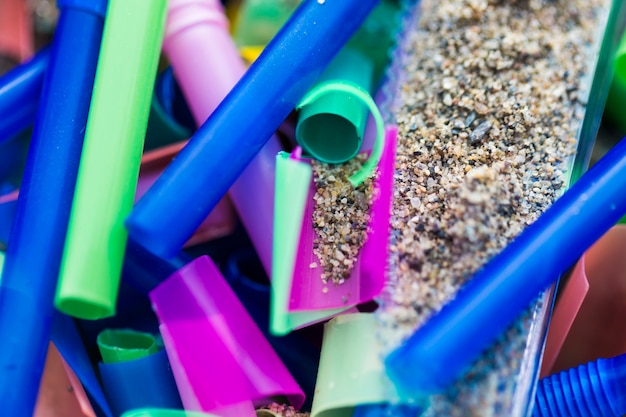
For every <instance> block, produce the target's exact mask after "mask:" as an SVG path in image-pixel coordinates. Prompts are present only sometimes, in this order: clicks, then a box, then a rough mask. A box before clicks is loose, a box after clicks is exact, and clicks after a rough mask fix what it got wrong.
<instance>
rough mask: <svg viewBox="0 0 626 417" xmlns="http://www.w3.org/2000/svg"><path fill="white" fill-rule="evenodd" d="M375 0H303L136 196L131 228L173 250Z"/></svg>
mask: <svg viewBox="0 0 626 417" xmlns="http://www.w3.org/2000/svg"><path fill="white" fill-rule="evenodd" d="M377 3H378V0H341V1H328V0H327V1H319V0H306V1H304V2H303V4H302V5H301V6H300V7H299V8H298V10H296V12H295V13H294V14H293V15H292V17H291V18H290V19H289V21H288V22H287V23H286V24H285V26H283V28H282V29H281V31H280V32H279V33H278V34H277V35H276V37H275V38H274V39H273V40H272V42H271V43H270V44H269V45H268V46H267V47H266V49H265V50H264V52H263V53H262V54H261V56H260V57H259V59H258V60H257V61H255V63H254V64H253V65H252V66H251V67H250V68H249V69H248V71H247V72H246V74H245V75H244V76H243V77H242V78H241V80H240V81H239V82H238V83H237V85H236V86H235V87H234V88H233V90H232V91H231V92H230V94H229V95H228V96H227V97H226V98H225V99H224V101H222V103H221V104H220V106H219V107H218V108H217V109H216V110H215V111H214V112H213V113H212V114H211V116H210V117H209V118H208V119H207V121H206V122H205V123H204V124H203V125H202V127H200V129H199V130H198V131H197V132H196V134H195V135H194V136H193V137H192V139H191V140H190V142H189V144H188V145H187V146H186V147H185V148H184V149H183V150H182V151H181V152H180V154H179V155H178V156H177V157H176V159H174V161H172V163H171V164H170V165H169V166H168V168H167V169H166V170H165V172H164V173H163V174H162V175H161V177H160V178H159V179H158V180H157V182H156V183H155V184H154V185H153V186H152V188H151V189H150V190H148V192H147V193H146V194H145V195H144V197H143V198H142V199H141V200H140V201H139V203H137V205H136V206H135V208H134V210H133V211H132V212H131V214H130V216H129V217H128V219H127V221H126V226H127V228H128V230H129V233H130V235H131V236H133V237H134V238H135V239H136V240H137V242H139V243H140V244H142V245H144V246H145V247H146V248H148V249H149V250H150V251H152V252H153V253H155V254H158V255H160V256H165V257H168V256H173V255H175V254H176V253H177V251H178V250H179V249H180V248H181V247H182V246H183V244H184V243H185V242H186V241H187V239H188V238H189V236H191V235H192V234H193V232H194V230H195V229H196V228H197V227H198V226H199V225H200V223H201V222H202V220H203V219H204V218H205V217H206V215H207V214H208V213H209V212H210V211H211V210H212V209H213V207H215V205H216V204H217V202H218V201H219V200H220V198H221V197H222V196H223V195H224V194H225V193H226V192H227V191H228V189H229V188H230V186H231V185H232V184H233V183H234V182H235V180H236V179H237V177H238V176H239V175H240V174H241V172H242V171H243V170H244V169H245V167H246V166H247V165H248V164H249V163H250V161H251V160H252V158H253V157H254V156H255V155H256V154H257V153H258V151H259V150H260V149H261V147H262V146H263V145H264V144H265V143H266V142H267V140H269V138H270V136H271V135H272V133H274V131H275V130H276V129H277V128H278V126H279V125H280V124H281V123H282V122H283V120H284V119H285V118H286V117H287V116H288V115H289V113H290V112H291V111H292V110H293V109H294V107H295V106H296V104H297V103H298V101H299V100H300V99H301V98H302V97H303V96H304V94H305V93H306V92H307V91H308V89H309V88H310V87H311V86H312V85H313V84H314V83H315V81H316V79H317V78H318V76H319V75H320V73H321V72H322V70H323V69H324V67H325V66H326V65H327V64H328V63H329V62H330V61H331V59H332V58H333V57H334V56H335V54H336V53H337V52H338V51H339V49H340V48H341V46H342V45H343V44H345V43H346V42H347V40H348V39H349V38H350V36H351V35H352V34H353V33H354V32H355V31H356V29H357V28H358V27H359V25H360V24H361V23H362V22H363V21H364V20H365V18H366V17H367V15H368V13H369V12H370V11H371V10H372V9H373V8H374V6H376V4H377Z"/></svg>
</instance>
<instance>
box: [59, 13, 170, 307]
mask: <svg viewBox="0 0 626 417" xmlns="http://www.w3.org/2000/svg"><path fill="white" fill-rule="evenodd" d="M166 3H167V2H166V0H109V6H108V10H107V16H106V20H105V24H104V31H103V36H102V47H101V49H100V56H99V58H98V67H97V70H96V77H95V82H94V91H93V95H92V99H91V107H90V110H89V117H88V119H87V128H86V132H85V144H84V147H83V152H82V155H81V160H80V166H79V170H78V178H77V183H76V190H75V195H74V201H73V204H72V211H71V214H70V220H69V226H68V232H67V238H66V243H65V251H64V253H63V259H62V263H61V270H60V277H59V285H58V287H57V293H56V299H55V305H56V307H57V308H58V309H59V310H61V311H62V312H64V313H66V314H68V315H71V316H74V317H78V318H83V319H100V318H103V317H108V316H112V315H114V314H115V303H116V300H117V292H118V287H119V281H120V275H121V269H122V261H123V257H124V250H125V247H126V239H127V232H126V229H125V228H124V219H125V218H126V216H127V215H128V214H129V213H130V210H131V208H132V204H133V198H134V195H135V189H136V187H137V177H138V175H139V164H140V160H141V153H142V148H143V140H144V136H145V133H146V126H147V122H148V114H149V111H150V102H151V99H152V91H153V88H154V81H155V77H156V71H157V64H158V59H159V55H160V51H161V42H162V39H163V30H164V26H165V10H166ZM77 53H80V51H77Z"/></svg>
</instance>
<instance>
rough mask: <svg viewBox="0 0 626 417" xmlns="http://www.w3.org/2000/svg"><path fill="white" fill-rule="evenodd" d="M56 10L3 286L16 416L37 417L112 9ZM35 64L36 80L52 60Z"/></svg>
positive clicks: (0, 311)
mask: <svg viewBox="0 0 626 417" xmlns="http://www.w3.org/2000/svg"><path fill="white" fill-rule="evenodd" d="M58 4H59V6H60V8H61V15H60V20H59V23H58V26H57V30H56V33H55V36H54V41H53V44H52V50H51V52H50V58H49V65H48V68H47V70H46V75H45V81H44V85H43V90H42V94H41V101H40V102H39V109H38V111H37V121H36V123H35V128H34V131H33V135H32V139H31V144H30V148H29V152H28V158H27V161H26V169H25V172H24V177H23V180H22V189H21V191H20V195H19V198H18V203H17V209H16V216H15V219H14V222H13V227H12V230H11V235H10V239H9V242H8V245H7V254H6V262H5V267H4V273H3V277H2V286H1V287H0V298H2V302H0V338H2V340H3V341H4V342H3V346H2V349H0V368H1V369H3V371H2V372H0V409H1V410H2V412H3V413H5V414H6V415H11V416H27V415H31V414H32V412H33V407H34V405H35V401H36V398H37V392H38V387H39V381H40V378H41V372H42V371H43V367H44V361H45V358H46V352H47V349H48V342H49V339H50V326H51V322H52V318H53V314H54V309H53V304H52V302H53V299H54V291H55V288H56V282H57V276H58V272H59V264H60V258H61V254H62V251H63V244H64V239H65V231H66V228H67V223H68V216H69V211H70V207H71V203H72V196H73V193H74V184H75V180H76V172H77V169H78V160H79V157H80V152H81V148H82V141H83V134H84V128H85V123H86V121H87V113H88V109H89V100H90V98H91V91H92V87H93V81H94V74H95V71H96V63H97V58H98V48H99V45H100V40H101V36H102V27H103V21H104V9H105V8H106V1H105V0H99V1H90V0H82V1H78V0H74V1H59V3H58ZM77 51H82V52H81V53H77ZM37 59H41V60H42V61H40V62H39V64H38V65H37V66H35V67H33V68H32V70H33V71H34V73H39V71H42V72H43V69H42V68H40V67H39V65H43V64H44V61H47V59H46V58H45V56H39V57H38V58H37ZM30 76H34V74H33V73H30V75H29V78H28V81H29V82H28V83H27V84H30V82H33V79H31V78H30ZM34 84H36V83H33V84H31V85H30V87H29V88H32V89H33V90H31V92H32V93H33V94H34V89H35V86H34ZM23 86H25V85H23ZM30 97H32V96H30ZM18 108H19V107H18ZM0 119H1V117H0Z"/></svg>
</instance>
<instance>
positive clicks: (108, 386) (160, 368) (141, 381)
mask: <svg viewBox="0 0 626 417" xmlns="http://www.w3.org/2000/svg"><path fill="white" fill-rule="evenodd" d="M98 369H99V370H100V377H101V378H102V384H103V385H104V391H105V393H106V396H107V399H108V400H109V403H110V405H111V408H112V409H113V412H114V414H115V415H117V416H119V415H121V414H122V413H124V412H125V411H129V410H134V409H135V408H144V407H159V408H182V403H181V401H180V397H179V396H178V389H177V388H176V382H175V381H174V375H173V374H172V369H171V368H170V363H169V361H168V359H167V354H166V353H165V350H160V351H159V352H157V353H154V354H152V355H149V356H146V357H144V358H140V359H135V360H130V361H124V362H116V363H106V364H105V363H103V362H99V363H98Z"/></svg>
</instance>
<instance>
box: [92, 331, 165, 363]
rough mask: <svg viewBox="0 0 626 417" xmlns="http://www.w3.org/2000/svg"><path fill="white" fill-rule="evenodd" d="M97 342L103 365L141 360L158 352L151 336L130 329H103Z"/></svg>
mask: <svg viewBox="0 0 626 417" xmlns="http://www.w3.org/2000/svg"><path fill="white" fill-rule="evenodd" d="M97 342H98V349H99V350H100V355H101V356H102V362H104V363H105V364H108V363H116V362H126V361H131V360H134V359H141V358H144V357H146V356H148V355H152V354H153V353H156V352H158V350H159V348H158V347H157V344H156V340H155V339H154V336H153V335H151V334H150V333H145V332H138V331H136V330H132V329H105V330H103V331H102V332H100V334H99V335H98V340H97Z"/></svg>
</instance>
